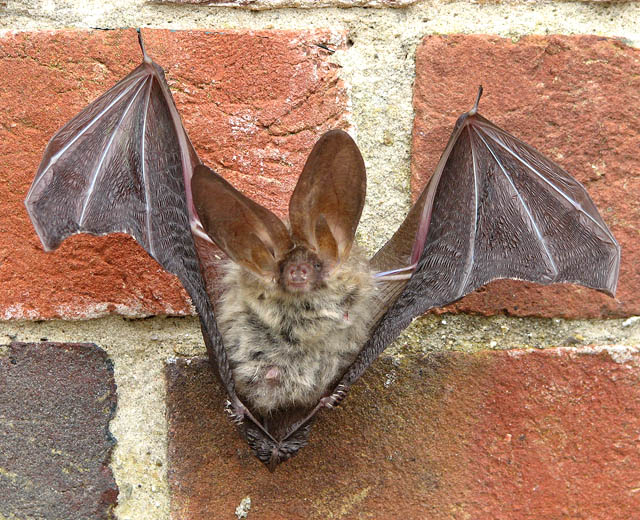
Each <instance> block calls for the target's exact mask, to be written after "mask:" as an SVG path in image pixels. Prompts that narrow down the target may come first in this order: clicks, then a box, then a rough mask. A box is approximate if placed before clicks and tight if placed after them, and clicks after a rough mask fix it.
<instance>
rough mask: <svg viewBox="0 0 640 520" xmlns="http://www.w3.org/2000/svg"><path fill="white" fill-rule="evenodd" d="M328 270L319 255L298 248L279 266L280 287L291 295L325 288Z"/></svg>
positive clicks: (306, 249) (304, 248)
mask: <svg viewBox="0 0 640 520" xmlns="http://www.w3.org/2000/svg"><path fill="white" fill-rule="evenodd" d="M327 271H328V269H327V268H326V264H325V262H323V261H322V260H321V259H320V257H318V255H316V254H315V253H314V252H313V251H310V250H309V249H308V248H306V247H304V246H298V247H296V248H295V249H293V250H292V251H290V252H289V253H287V255H286V256H285V258H284V259H283V260H282V261H281V262H280V263H279V265H278V285H279V286H280V287H281V288H282V289H283V290H284V291H287V292H290V293H307V292H309V291H313V290H315V289H319V288H321V287H324V286H325V283H324V281H325V279H326V277H327V276H328V274H329V273H328V272H327Z"/></svg>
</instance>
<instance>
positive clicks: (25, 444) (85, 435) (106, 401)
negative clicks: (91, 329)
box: [0, 343, 118, 520]
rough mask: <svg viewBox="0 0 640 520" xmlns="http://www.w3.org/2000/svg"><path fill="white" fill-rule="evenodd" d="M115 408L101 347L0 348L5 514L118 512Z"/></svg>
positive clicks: (0, 478)
mask: <svg viewBox="0 0 640 520" xmlns="http://www.w3.org/2000/svg"><path fill="white" fill-rule="evenodd" d="M115 409H116V387H115V382H114V379H113V368H112V366H111V363H110V361H109V360H108V358H107V356H106V354H105V353H104V351H103V350H101V349H99V348H98V347H96V346H95V345H78V344H55V343H38V344H28V343H12V344H11V345H9V346H0V518H7V519H8V518H46V519H47V520H75V519H77V520H82V519H88V518H91V519H106V518H112V509H113V507H114V506H115V504H116V501H117V496H118V489H117V487H116V484H115V481H114V479H113V475H112V474H111V469H110V468H109V462H110V457H111V450H112V448H113V445H114V443H115V440H114V439H113V437H111V435H110V433H109V421H110V420H111V418H112V417H113V415H114V413H115Z"/></svg>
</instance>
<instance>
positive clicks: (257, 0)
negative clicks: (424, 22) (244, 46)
mask: <svg viewBox="0 0 640 520" xmlns="http://www.w3.org/2000/svg"><path fill="white" fill-rule="evenodd" d="M170 1H172V2H174V3H177V4H206V5H208V6H215V7H243V8H245V9H252V10H255V11H261V10H265V9H282V8H285V7H298V8H303V9H304V8H318V7H406V6H408V5H411V4H415V3H417V2H419V0H170Z"/></svg>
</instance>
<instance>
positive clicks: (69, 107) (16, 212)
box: [0, 30, 346, 319]
mask: <svg viewBox="0 0 640 520" xmlns="http://www.w3.org/2000/svg"><path fill="white" fill-rule="evenodd" d="M144 35H145V41H146V47H147V51H148V53H149V54H150V55H151V57H152V58H153V59H154V60H155V61H156V62H157V63H159V64H161V65H163V66H164V67H165V70H166V73H167V79H168V82H169V84H170V85H171V87H172V89H173V92H174V98H175V100H176V104H177V106H178V109H179V111H180V113H181V114H182V118H183V121H184V124H185V127H186V128H187V131H188V132H189V134H190V136H191V139H192V141H193V143H194V146H195V148H196V150H197V151H198V153H199V154H200V157H201V158H202V160H203V161H204V162H206V163H207V164H209V165H210V166H212V167H213V168H215V169H217V170H218V171H219V172H220V173H222V174H223V175H225V176H226V177H227V178H228V179H229V180H230V181H231V182H232V183H235V184H236V185H240V186H241V189H243V191H245V192H246V193H248V194H249V195H250V196H252V197H254V198H255V199H256V200H257V201H258V202H261V203H263V204H265V205H267V206H269V207H271V208H272V209H275V210H276V211H277V212H279V213H280V214H281V215H282V214H283V210H284V209H285V208H286V204H287V202H288V198H289V195H290V193H291V191H292V190H293V186H294V184H295V180H296V178H297V176H298V175H299V173H300V171H301V169H302V166H303V164H304V160H305V159H306V155H307V154H308V152H309V151H310V150H311V147H312V146H313V143H314V142H315V140H316V139H317V137H318V136H319V135H321V134H322V133H323V132H324V131H326V130H328V129H329V128H333V127H345V126H346V123H345V121H344V120H343V114H344V112H345V110H346V95H345V92H344V88H343V87H342V86H341V84H340V82H339V81H338V79H337V67H336V66H335V65H333V64H331V63H329V60H328V57H329V56H330V54H329V53H328V52H327V51H326V50H325V49H324V48H322V45H325V46H328V47H332V48H336V47H339V46H340V45H342V44H343V39H344V38H343V36H342V35H341V34H336V33H332V32H329V31H324V32H323V31H320V32H281V31H271V32H262V33H261V32H253V31H245V32H227V33H221V32H215V33H210V32H203V31H181V32H169V31H151V30H147V31H144ZM140 60H141V56H140V51H139V48H138V43H137V38H136V34H135V32H134V31H131V30H129V31H109V32H103V31H95V32H79V31H73V32H70V31H62V32H54V33H34V34H29V33H22V34H17V35H8V36H6V37H5V38H2V39H0V96H1V98H2V103H1V104H0V121H1V123H0V178H1V179H3V182H2V183H0V197H1V198H2V200H3V204H2V212H0V230H2V233H1V234H0V285H1V286H2V287H3V291H2V294H1V295H0V318H4V319H8V318H25V317H26V318H51V317H67V318H69V317H71V318H76V317H91V316H98V315H102V314H105V313H108V312H117V313H120V314H125V315H138V316H139V315H145V314H154V313H160V314H185V313H189V312H191V308H190V305H189V300H188V298H187V296H186V294H185V292H184V291H183V289H182V287H181V286H180V284H179V282H178V281H177V279H175V278H174V277H172V276H171V275H168V274H166V273H164V272H163V271H162V269H161V268H160V267H159V266H158V265H157V264H156V263H155V262H154V261H153V260H151V259H149V258H148V257H147V255H146V253H145V252H144V251H142V249H141V248H139V247H138V246H137V245H136V244H135V243H134V242H133V240H132V239H129V238H128V237H124V236H118V237H107V238H104V237H102V238H93V237H87V236H75V237H72V238H71V239H68V240H67V241H66V242H65V243H63V245H62V246H61V247H60V249H59V250H58V251H56V252H55V253H53V254H45V253H44V251H43V250H42V247H41V245H40V243H39V241H38V239H37V237H36V235H35V233H34V231H33V229H32V227H31V224H30V222H29V220H28V217H27V213H26V211H25V208H24V205H23V200H24V198H25V195H26V193H27V191H28V188H29V185H30V183H31V181H32V179H33V175H34V173H35V171H36V169H37V167H38V164H39V162H40V158H41V154H42V151H43V150H44V147H45V146H46V144H47V141H48V139H49V138H50V137H51V136H52V135H53V133H54V132H55V131H56V130H57V129H58V128H59V127H60V126H62V125H63V124H64V123H65V122H66V121H67V120H69V119H70V118H72V117H73V116H74V115H75V114H76V113H77V112H78V111H79V110H80V109H82V108H83V107H84V106H85V105H86V104H87V103H88V102H90V101H91V100H93V99H95V98H96V97H97V96H98V95H100V94H101V93H103V92H104V91H106V90H107V89H108V88H109V87H111V86H112V85H113V84H114V83H115V82H116V81H117V80H118V79H120V78H122V77H124V76H125V75H126V74H127V73H128V72H129V71H130V70H132V69H133V68H134V67H135V66H136V65H138V64H139V62H140ZM274 205H275V206H276V207H274Z"/></svg>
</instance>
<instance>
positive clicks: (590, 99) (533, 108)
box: [412, 35, 640, 317]
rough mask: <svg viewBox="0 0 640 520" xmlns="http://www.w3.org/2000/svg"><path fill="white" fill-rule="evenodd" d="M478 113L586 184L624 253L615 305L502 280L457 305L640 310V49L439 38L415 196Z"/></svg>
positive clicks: (419, 87)
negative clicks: (462, 122) (460, 127)
mask: <svg viewBox="0 0 640 520" xmlns="http://www.w3.org/2000/svg"><path fill="white" fill-rule="evenodd" d="M479 84H482V85H483V86H484V92H485V93H484V96H483V98H482V100H481V102H480V112H481V113H482V114H483V115H484V116H485V117H487V118H488V119H490V120H492V121H493V122H494V123H496V124H497V125H499V126H501V127H502V128H504V129H505V130H507V131H509V132H511V133H512V134H514V135H515V136H517V137H519V138H520V139H522V140H524V141H526V142H528V143H530V144H531V145H533V146H534V147H536V148H537V149H538V150H540V151H542V152H543V153H544V154H545V155H547V156H548V157H550V158H551V159H553V160H554V161H556V162H557V163H558V164H560V165H561V166H563V167H564V168H566V169H567V170H568V171H569V172H570V173H571V174H572V175H574V176H575V177H576V178H577V179H578V180H579V181H580V182H582V183H583V184H584V185H585V186H586V187H587V189H588V190H589V193H590V194H591V196H592V198H593V199H594V201H595V203H596V205H597V206H598V207H599V208H600V211H601V213H602V216H603V218H604V219H605V221H606V222H607V224H608V225H609V226H610V228H611V230H612V232H613V233H614V235H615V236H616V238H617V239H618V241H619V242H620V244H621V246H622V266H621V271H620V282H619V285H618V293H617V300H614V299H611V298H608V297H607V296H605V295H602V294H599V293H596V292H595V291H591V290H588V289H583V288H578V287H574V286H554V287H540V286H537V285H535V284H523V283H519V282H497V283H494V284H491V286H490V287H488V288H486V289H482V290H480V291H478V292H477V293H475V294H473V295H471V296H469V297H467V298H465V299H464V300H462V301H461V302H460V303H458V304H456V305H455V306H452V307H451V308H450V310H451V309H453V310H460V311H470V312H480V313H484V314H494V313H497V312H507V313H510V314H516V315H539V316H566V317H585V316H586V317H598V316H603V317H610V316H626V315H630V314H639V313H640V270H639V269H638V265H640V237H639V235H638V226H639V225H640V199H639V198H638V197H637V196H636V195H635V194H637V193H640V174H639V172H640V157H639V155H638V149H640V51H639V50H638V49H634V48H631V47H629V46H627V45H625V44H624V43H622V42H621V41H619V40H614V39H607V38H601V37H595V36H575V37H572V36H549V37H541V36H529V37H523V38H521V39H519V40H518V41H513V40H511V39H502V38H497V37H493V36H463V35H453V36H431V37H427V38H425V39H424V40H423V42H422V43H421V45H420V46H419V48H418V51H417V56H416V82H415V91H414V107H415V111H416V116H415V124H414V129H413V136H414V137H413V139H414V142H413V156H412V171H413V189H414V194H416V193H417V192H418V190H420V189H421V187H422V186H423V185H424V184H425V182H426V180H427V177H429V176H430V175H431V173H432V172H433V170H434V168H435V165H436V163H437V161H438V159H439V157H440V154H441V153H442V150H443V149H444V146H445V144H446V142H447V139H448V137H449V134H450V132H451V130H452V129H453V125H454V123H455V121H456V118H457V117H458V116H459V115H460V114H461V113H463V112H465V111H466V110H468V109H470V108H471V106H472V105H473V101H474V99H475V96H476V93H477V89H478V85H479Z"/></svg>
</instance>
